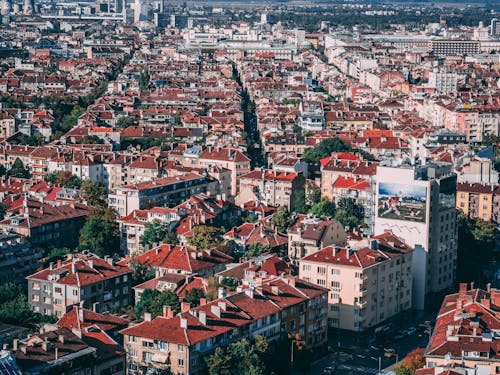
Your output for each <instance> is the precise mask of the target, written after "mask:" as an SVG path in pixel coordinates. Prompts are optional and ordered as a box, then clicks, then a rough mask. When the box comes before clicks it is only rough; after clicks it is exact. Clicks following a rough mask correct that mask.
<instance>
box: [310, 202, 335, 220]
mask: <svg viewBox="0 0 500 375" xmlns="http://www.w3.org/2000/svg"><path fill="white" fill-rule="evenodd" d="M309 213H311V214H313V215H316V216H318V217H321V216H328V217H331V218H333V217H334V216H335V203H333V202H330V200H329V199H328V198H327V197H321V199H320V200H319V201H317V202H316V203H315V204H313V205H312V206H311V208H310V209H309Z"/></svg>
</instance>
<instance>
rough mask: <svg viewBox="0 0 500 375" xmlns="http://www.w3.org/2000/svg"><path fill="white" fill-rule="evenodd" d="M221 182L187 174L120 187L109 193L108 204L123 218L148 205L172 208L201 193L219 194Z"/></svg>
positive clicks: (194, 174) (195, 174)
mask: <svg viewBox="0 0 500 375" xmlns="http://www.w3.org/2000/svg"><path fill="white" fill-rule="evenodd" d="M218 185H219V184H218V182H217V181H216V180H214V179H212V178H210V177H207V176H202V175H199V174H197V173H186V174H183V175H178V176H175V177H165V178H159V179H157V180H152V181H146V182H141V183H138V184H134V185H125V186H120V187H117V188H116V189H115V192H114V193H112V194H109V196H108V197H109V198H108V199H109V205H110V207H112V208H114V209H115V210H116V211H117V212H118V214H119V215H120V216H122V217H123V216H127V215H129V214H130V213H131V212H132V211H134V210H143V209H145V208H146V206H150V207H151V206H167V207H172V206H176V205H178V204H180V203H182V202H184V201H185V200H186V199H187V198H189V197H190V196H192V195H194V194H198V193H207V192H209V193H217V192H218Z"/></svg>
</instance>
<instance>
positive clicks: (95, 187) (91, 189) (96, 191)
mask: <svg viewBox="0 0 500 375" xmlns="http://www.w3.org/2000/svg"><path fill="white" fill-rule="evenodd" d="M80 193H81V196H82V198H83V199H84V200H85V201H86V202H87V204H88V205H89V206H94V207H106V206H107V205H108V194H107V192H106V187H105V186H104V185H103V184H101V183H100V182H99V181H90V180H85V181H83V182H82V185H81V192H80Z"/></svg>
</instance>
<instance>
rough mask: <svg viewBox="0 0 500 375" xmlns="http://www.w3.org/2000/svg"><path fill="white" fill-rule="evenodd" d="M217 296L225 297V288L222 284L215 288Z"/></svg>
mask: <svg viewBox="0 0 500 375" xmlns="http://www.w3.org/2000/svg"><path fill="white" fill-rule="evenodd" d="M217 298H226V289H224V287H223V286H220V287H219V289H218V290H217Z"/></svg>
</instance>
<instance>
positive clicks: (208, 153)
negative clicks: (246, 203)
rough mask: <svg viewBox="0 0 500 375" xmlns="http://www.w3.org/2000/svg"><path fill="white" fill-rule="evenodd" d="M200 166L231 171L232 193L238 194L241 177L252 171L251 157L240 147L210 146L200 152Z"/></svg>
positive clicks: (233, 194)
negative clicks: (239, 148)
mask: <svg viewBox="0 0 500 375" xmlns="http://www.w3.org/2000/svg"><path fill="white" fill-rule="evenodd" d="M199 166H200V167H214V166H217V167H222V168H226V169H229V170H230V171H231V195H232V196H236V194H238V186H239V181H240V180H239V177H240V176H242V175H244V174H245V173H248V172H250V158H249V157H248V156H246V155H245V154H244V153H243V152H241V151H240V150H238V149H233V148H218V147H215V148H212V147H209V148H207V149H205V150H203V152H202V153H201V154H200V157H199Z"/></svg>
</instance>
